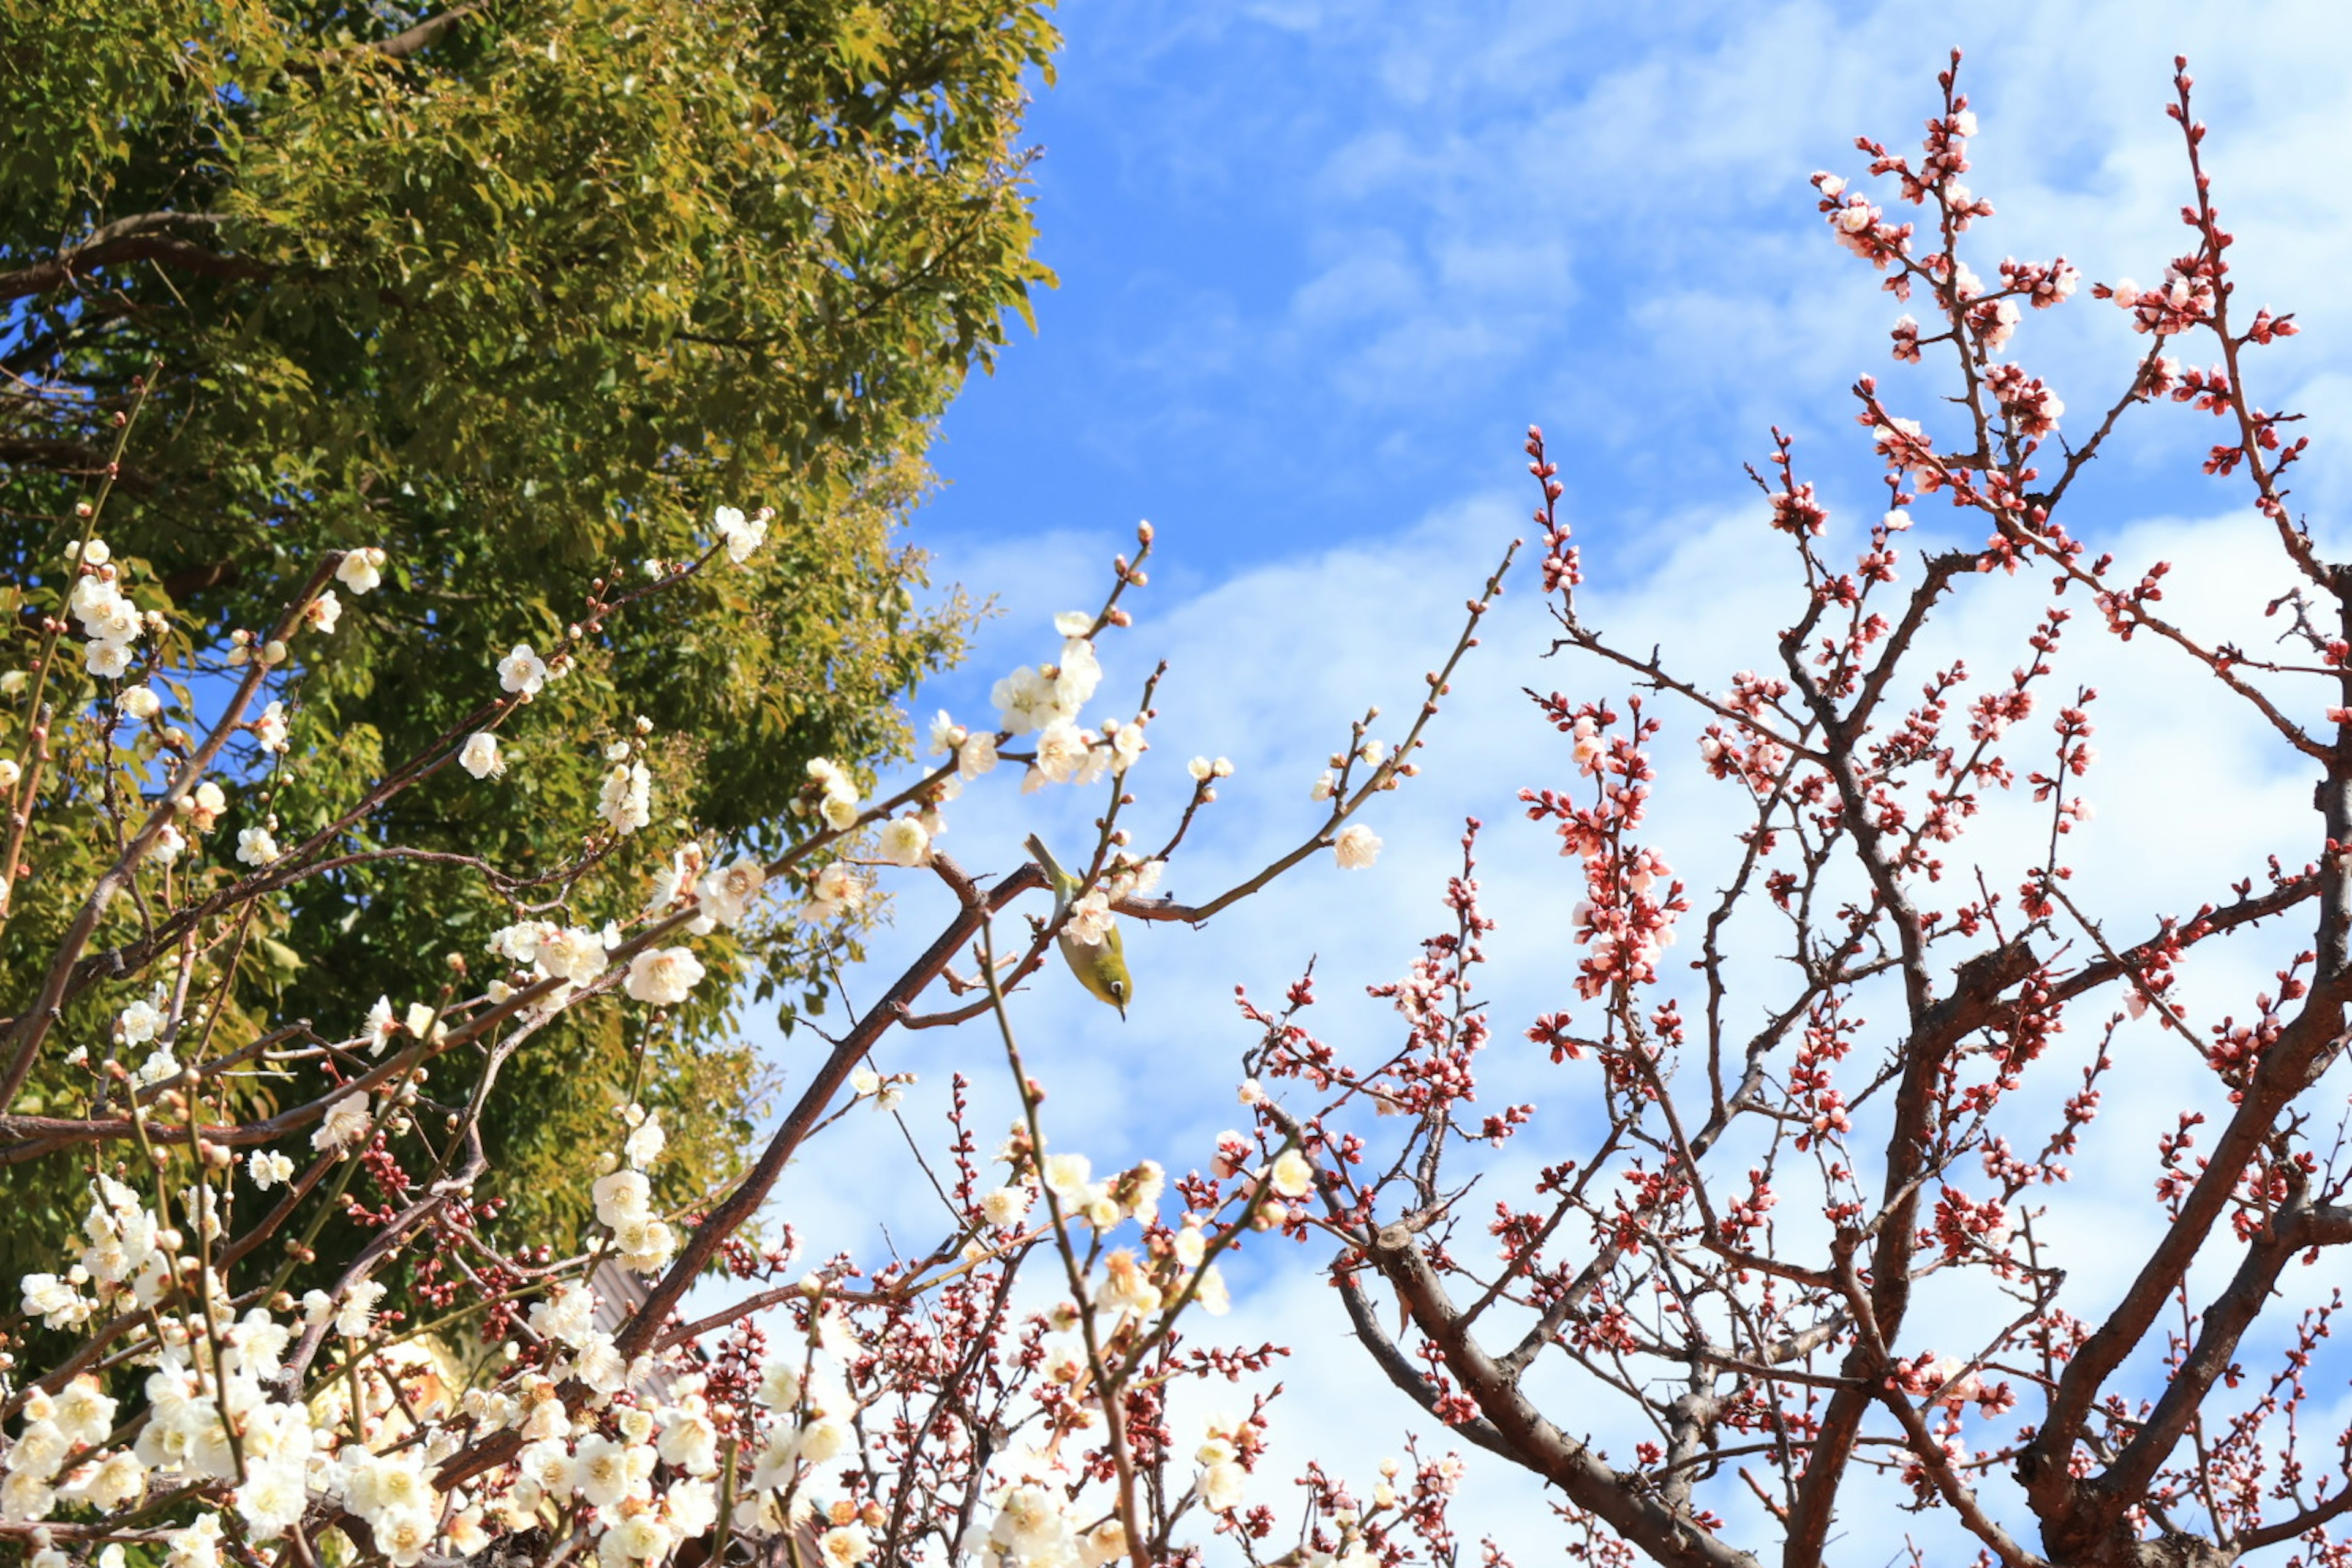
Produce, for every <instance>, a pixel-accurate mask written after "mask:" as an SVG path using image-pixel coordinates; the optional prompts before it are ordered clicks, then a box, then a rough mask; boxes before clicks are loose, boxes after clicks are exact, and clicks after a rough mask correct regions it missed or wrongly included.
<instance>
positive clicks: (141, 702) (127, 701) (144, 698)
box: [114, 686, 163, 723]
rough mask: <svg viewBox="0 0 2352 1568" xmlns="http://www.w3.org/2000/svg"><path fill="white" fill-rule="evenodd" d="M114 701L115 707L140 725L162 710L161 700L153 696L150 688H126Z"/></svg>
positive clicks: (153, 692) (152, 690)
mask: <svg viewBox="0 0 2352 1568" xmlns="http://www.w3.org/2000/svg"><path fill="white" fill-rule="evenodd" d="M114 701H115V706H116V707H118V708H121V710H123V711H124V712H125V713H128V714H129V715H131V717H132V718H133V719H136V720H138V721H140V722H142V723H144V722H146V721H148V720H150V719H152V718H153V717H155V715H156V714H158V713H161V712H162V711H163V699H162V698H161V697H159V696H157V695H156V694H155V689H154V688H153V687H152V686H132V687H127V688H125V689H124V690H123V692H122V695H121V696H120V697H117V698H116V699H115V700H114Z"/></svg>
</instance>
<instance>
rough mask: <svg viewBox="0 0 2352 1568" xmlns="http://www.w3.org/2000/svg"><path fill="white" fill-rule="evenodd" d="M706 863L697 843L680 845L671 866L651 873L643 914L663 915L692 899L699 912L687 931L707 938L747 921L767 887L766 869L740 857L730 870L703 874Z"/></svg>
mask: <svg viewBox="0 0 2352 1568" xmlns="http://www.w3.org/2000/svg"><path fill="white" fill-rule="evenodd" d="M708 859H709V858H708V857H707V856H706V855H705V854H704V852H703V847H702V846H701V845H700V844H699V843H697V842H694V841H692V840H688V842H687V843H685V844H682V845H680V846H679V847H678V848H677V851H676V853H674V854H673V855H671V857H670V863H669V864H668V865H667V866H666V867H664V868H662V869H660V870H659V871H656V873H654V885H653V891H652V892H651V894H650V895H648V896H647V898H646V913H647V914H648V915H658V914H662V913H666V912H667V911H668V910H673V909H675V908H677V906H678V905H679V904H680V903H683V902H684V901H685V900H687V899H688V898H692V899H693V900H695V907H696V910H697V911H698V912H697V913H696V916H695V918H694V919H693V920H692V921H688V924H687V928H686V929H687V931H688V933H689V934H691V935H694V936H707V935H709V933H710V932H711V931H716V930H718V929H719V928H720V927H722V926H723V927H726V928H727V929H728V930H730V931H731V930H733V929H734V928H735V927H737V926H740V925H741V924H742V923H743V922H744V921H746V920H748V919H749V918H750V917H751V906H752V904H753V903H754V901H756V900H758V898H759V896H760V890H761V889H762V888H764V887H766V886H767V885H768V870H767V868H766V867H764V866H762V865H761V864H760V862H759V861H757V860H754V859H752V858H751V857H749V856H743V857H740V858H738V859H737V860H736V861H735V863H734V864H733V865H731V866H723V867H712V868H710V869H709V870H707V871H706V870H705V869H704V867H705V866H706V864H708Z"/></svg>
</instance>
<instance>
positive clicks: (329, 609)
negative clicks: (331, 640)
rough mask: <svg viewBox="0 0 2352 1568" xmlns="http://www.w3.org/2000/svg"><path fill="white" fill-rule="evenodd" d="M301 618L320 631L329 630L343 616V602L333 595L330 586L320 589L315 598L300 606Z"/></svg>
mask: <svg viewBox="0 0 2352 1568" xmlns="http://www.w3.org/2000/svg"><path fill="white" fill-rule="evenodd" d="M302 618H303V619H304V620H306V621H308V622H309V623H310V625H311V626H312V627H313V628H315V629H316V630H318V631H319V632H320V633H326V632H331V631H333V630H334V629H335V623H336V622H338V621H340V620H341V619H342V618H343V602H342V601H341V599H338V598H337V597H335V591H334V590H333V589H332V588H327V589H322V590H321V591H320V595H319V596H318V597H317V598H315V599H313V600H311V601H310V603H309V604H307V605H303V606H302Z"/></svg>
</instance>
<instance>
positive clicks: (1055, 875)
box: [1023, 833, 1076, 894]
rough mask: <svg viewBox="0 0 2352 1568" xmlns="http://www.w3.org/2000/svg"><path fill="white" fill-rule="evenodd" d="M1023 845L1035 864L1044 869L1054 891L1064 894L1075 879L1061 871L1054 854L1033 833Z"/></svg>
mask: <svg viewBox="0 0 2352 1568" xmlns="http://www.w3.org/2000/svg"><path fill="white" fill-rule="evenodd" d="M1023 843H1024V847H1026V848H1027V849H1028V851H1029V853H1030V854H1032V855H1034V856H1035V857H1036V858H1037V864H1038V865H1039V866H1040V867H1042V868H1044V869H1045V876H1046V879H1047V880H1049V881H1051V882H1052V883H1053V884H1054V891H1055V893H1057V894H1063V893H1066V892H1067V890H1068V889H1069V887H1070V886H1071V884H1072V883H1073V882H1074V881H1075V880H1076V879H1075V878H1073V877H1072V876H1071V875H1070V874H1069V873H1068V872H1067V871H1065V870H1063V869H1062V863H1061V862H1060V861H1059V860H1056V859H1055V858H1054V852H1053V851H1052V850H1051V849H1048V848H1046V847H1045V840H1044V839H1042V838H1040V837H1037V836H1036V835H1035V834H1034V833H1033V834H1031V835H1030V836H1029V837H1027V838H1026V839H1024V841H1023Z"/></svg>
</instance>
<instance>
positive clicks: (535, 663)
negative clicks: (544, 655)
mask: <svg viewBox="0 0 2352 1568" xmlns="http://www.w3.org/2000/svg"><path fill="white" fill-rule="evenodd" d="M546 684H547V665H546V663H545V662H544V661H543V660H541V658H540V657H539V655H537V654H535V653H533V652H532V651H531V650H530V644H529V643H527V642H519V643H517V644H515V645H514V648H513V650H512V651H511V652H509V654H508V655H507V656H506V658H502V659H500V660H499V689H500V690H503V691H519V692H520V693H522V695H523V696H525V697H536V696H538V695H539V692H540V689H541V688H542V687H544V686H545V685H546Z"/></svg>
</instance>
